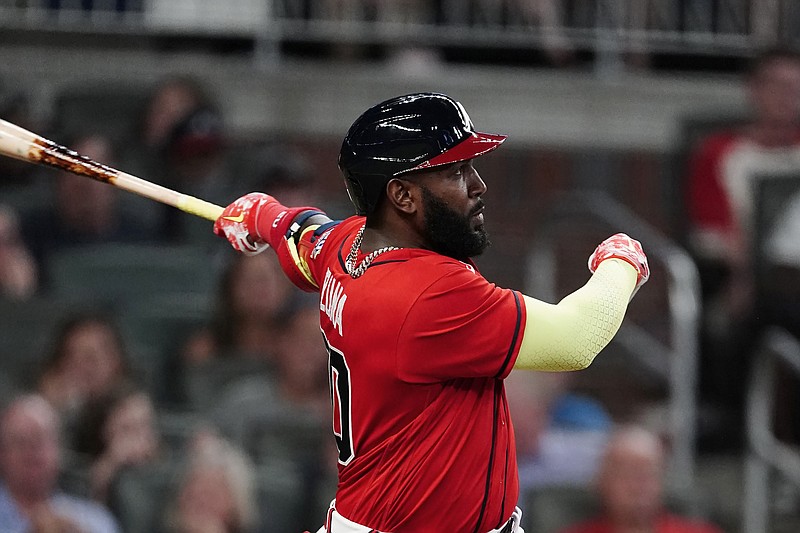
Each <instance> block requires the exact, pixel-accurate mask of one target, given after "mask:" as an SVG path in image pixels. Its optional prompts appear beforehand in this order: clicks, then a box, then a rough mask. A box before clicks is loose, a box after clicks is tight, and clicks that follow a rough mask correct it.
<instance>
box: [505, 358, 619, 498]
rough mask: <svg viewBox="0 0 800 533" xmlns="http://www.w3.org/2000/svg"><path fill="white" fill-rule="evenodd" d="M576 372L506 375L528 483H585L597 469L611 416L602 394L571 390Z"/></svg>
mask: <svg viewBox="0 0 800 533" xmlns="http://www.w3.org/2000/svg"><path fill="white" fill-rule="evenodd" d="M572 376H573V374H570V373H569V372H525V373H516V374H515V373H512V374H511V375H510V376H509V377H508V378H506V380H505V385H506V395H507V396H508V405H509V410H510V411H511V416H512V417H513V419H514V434H515V436H516V442H517V462H518V463H519V478H520V487H521V488H523V489H528V488H537V487H542V486H550V485H578V486H583V485H586V484H588V483H590V482H591V480H592V479H594V477H595V476H596V474H597V468H598V466H599V464H600V456H601V451H602V449H603V447H604V446H605V443H606V441H607V439H608V435H609V432H610V430H611V425H612V420H611V416H610V415H609V414H608V412H607V411H606V409H605V408H604V407H603V406H602V405H601V404H600V403H599V402H597V401H596V400H594V399H592V398H589V397H588V396H583V395H580V394H577V393H574V392H572V391H571V390H570V381H571V379H572Z"/></svg>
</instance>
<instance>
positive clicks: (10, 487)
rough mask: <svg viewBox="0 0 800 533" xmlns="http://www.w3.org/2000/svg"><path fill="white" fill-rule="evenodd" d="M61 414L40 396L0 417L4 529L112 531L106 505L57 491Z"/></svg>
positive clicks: (10, 532) (22, 400)
mask: <svg viewBox="0 0 800 533" xmlns="http://www.w3.org/2000/svg"><path fill="white" fill-rule="evenodd" d="M60 468H61V463H60V442H59V423H58V415H57V414H56V412H55V411H54V410H53V408H52V407H51V406H50V405H49V404H48V403H47V401H46V400H44V399H43V398H42V397H40V396H37V395H27V396H20V397H17V398H16V399H14V400H13V401H12V402H11V404H10V405H9V406H8V407H7V408H6V409H5V411H4V412H3V414H2V418H0V471H1V472H2V485H0V530H2V531H3V532H4V533H30V532H35V533H74V532H81V533H114V532H117V531H119V528H118V526H117V524H116V522H115V520H114V518H113V517H112V516H111V514H110V513H109V512H108V511H107V510H106V509H105V508H103V507H102V506H100V505H98V504H96V503H93V502H90V501H88V500H84V499H81V498H77V497H75V496H71V495H68V494H65V493H63V492H61V491H59V489H58V487H57V479H58V475H59V471H60Z"/></svg>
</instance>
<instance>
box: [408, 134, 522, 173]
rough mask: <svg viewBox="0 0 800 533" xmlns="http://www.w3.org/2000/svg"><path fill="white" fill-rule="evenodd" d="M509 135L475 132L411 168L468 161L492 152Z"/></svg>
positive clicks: (418, 168) (419, 168)
mask: <svg viewBox="0 0 800 533" xmlns="http://www.w3.org/2000/svg"><path fill="white" fill-rule="evenodd" d="M506 137H507V135H497V134H494V133H480V132H474V133H472V135H470V136H469V137H467V138H465V139H464V140H463V141H461V142H460V143H458V144H457V145H455V146H453V147H452V148H450V149H449V150H447V151H446V152H443V153H441V154H439V155H437V156H435V157H432V158H431V159H428V160H427V161H424V162H422V163H420V164H419V165H417V166H416V167H414V168H412V169H410V170H412V171H413V170H422V169H426V168H430V167H439V166H442V165H449V164H452V163H458V162H459V161H467V160H469V159H473V158H475V157H478V156H479V155H483V154H486V153H488V152H491V151H492V150H494V149H495V148H497V147H498V146H500V145H501V144H503V141H505V140H506Z"/></svg>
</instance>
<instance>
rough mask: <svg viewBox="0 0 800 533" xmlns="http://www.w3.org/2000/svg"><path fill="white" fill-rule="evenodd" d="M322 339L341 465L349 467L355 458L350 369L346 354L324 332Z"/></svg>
mask: <svg viewBox="0 0 800 533" xmlns="http://www.w3.org/2000/svg"><path fill="white" fill-rule="evenodd" d="M322 338H323V339H324V340H325V349H326V350H327V351H328V379H329V381H330V390H331V405H332V406H333V434H334V436H335V437H336V447H337V448H339V463H341V464H342V465H345V466H347V465H348V464H349V463H350V461H352V460H353V457H355V453H354V451H353V424H352V419H351V414H352V412H351V409H350V368H349V367H348V366H347V361H345V358H344V354H343V353H342V352H340V351H339V350H337V349H336V348H334V347H333V346H331V345H330V343H329V342H328V338H327V337H326V336H325V333H324V332H323V333H322Z"/></svg>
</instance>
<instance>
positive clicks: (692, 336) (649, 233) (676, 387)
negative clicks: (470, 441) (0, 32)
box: [526, 192, 701, 488]
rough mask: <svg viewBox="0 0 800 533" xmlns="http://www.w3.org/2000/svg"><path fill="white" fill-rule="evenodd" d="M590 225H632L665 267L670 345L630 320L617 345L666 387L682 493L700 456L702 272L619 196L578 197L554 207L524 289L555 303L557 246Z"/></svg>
mask: <svg viewBox="0 0 800 533" xmlns="http://www.w3.org/2000/svg"><path fill="white" fill-rule="evenodd" d="M587 223H593V224H597V223H600V224H603V225H605V226H608V227H609V228H626V231H629V232H630V233H631V234H632V235H634V236H635V237H636V238H637V239H639V240H641V241H642V242H643V243H646V248H647V255H648V258H650V260H651V262H658V264H661V265H663V267H664V269H665V270H664V272H663V275H664V276H665V278H666V287H667V305H668V309H667V312H668V318H669V342H667V343H665V342H662V341H661V340H659V339H658V338H657V337H656V336H654V335H652V334H651V333H650V332H648V331H646V330H645V329H644V328H642V327H640V326H638V325H636V324H635V323H634V322H632V321H631V320H626V321H625V322H623V325H622V327H621V328H620V330H619V332H618V333H617V335H616V337H615V338H614V341H613V342H614V343H620V345H622V346H623V347H625V348H626V350H627V351H628V352H630V354H631V355H633V356H634V357H636V358H637V361H638V362H640V364H642V365H643V366H644V367H646V368H647V369H649V370H651V371H652V372H653V373H654V374H655V375H657V376H659V377H660V378H661V379H662V380H663V381H664V382H665V383H667V385H668V390H669V400H668V402H669V422H668V428H669V433H670V435H669V436H670V437H671V440H672V456H671V461H672V465H671V466H672V468H671V481H673V482H674V483H675V484H676V486H677V487H679V488H690V487H691V484H692V482H693V480H694V469H695V456H696V447H695V441H696V430H695V424H696V409H697V406H696V385H697V371H698V369H697V358H698V328H699V322H700V308H701V300H700V282H699V274H698V272H697V267H696V266H695V263H694V261H693V260H692V259H691V257H690V256H689V254H688V253H687V252H686V251H685V250H683V249H682V248H681V247H679V246H678V245H676V244H675V243H673V242H672V241H670V240H669V239H667V238H666V237H665V236H663V235H662V234H661V233H660V232H658V231H657V230H655V229H654V228H652V227H650V226H649V225H648V224H647V223H646V222H644V221H643V220H642V219H640V218H639V217H637V216H636V215H635V214H633V213H632V212H630V211H629V210H628V209H627V208H625V207H624V206H623V205H621V204H620V203H618V202H617V201H615V200H614V199H613V198H611V197H609V196H608V195H606V194H604V193H598V192H575V193H570V194H568V195H567V196H566V197H564V198H563V199H562V200H561V201H560V202H558V203H557V204H556V205H555V207H554V208H553V211H552V212H551V213H550V215H549V216H548V217H546V218H545V219H544V222H543V227H542V229H541V231H540V232H539V234H538V235H537V236H536V238H535V240H534V242H533V243H532V246H531V252H530V254H529V262H528V276H527V283H526V288H528V289H529V290H530V291H531V293H532V294H536V295H537V296H540V295H541V297H543V298H545V299H549V300H550V301H553V300H555V299H556V297H557V295H556V294H555V280H556V272H557V264H556V259H555V244H556V239H557V238H558V236H559V231H561V230H564V229H569V228H576V227H586V226H585V225H586V224H587Z"/></svg>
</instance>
